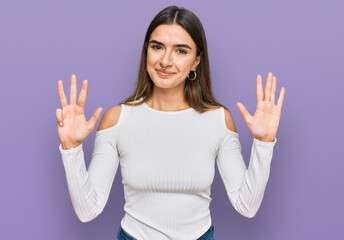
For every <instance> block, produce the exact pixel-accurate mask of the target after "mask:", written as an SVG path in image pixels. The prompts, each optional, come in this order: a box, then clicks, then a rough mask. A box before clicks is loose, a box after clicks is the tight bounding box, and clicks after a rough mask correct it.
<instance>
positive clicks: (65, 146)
mask: <svg viewBox="0 0 344 240" xmlns="http://www.w3.org/2000/svg"><path fill="white" fill-rule="evenodd" d="M80 145H81V143H71V142H66V143H61V146H62V148H63V150H68V149H72V148H76V147H78V146H80Z"/></svg>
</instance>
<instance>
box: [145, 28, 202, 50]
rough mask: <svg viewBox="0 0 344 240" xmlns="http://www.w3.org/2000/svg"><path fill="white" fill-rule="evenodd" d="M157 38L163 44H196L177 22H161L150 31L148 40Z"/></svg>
mask: <svg viewBox="0 0 344 240" xmlns="http://www.w3.org/2000/svg"><path fill="white" fill-rule="evenodd" d="M152 39H154V40H157V41H159V42H162V43H164V44H166V45H167V44H172V45H173V44H185V43H186V44H189V45H190V46H191V45H192V46H196V43H195V42H194V41H193V40H192V38H191V36H190V34H189V33H188V32H187V31H186V30H185V29H184V28H183V27H182V26H180V25H178V24H161V25H159V26H158V27H156V28H155V29H154V31H153V32H152V33H151V36H150V40H152Z"/></svg>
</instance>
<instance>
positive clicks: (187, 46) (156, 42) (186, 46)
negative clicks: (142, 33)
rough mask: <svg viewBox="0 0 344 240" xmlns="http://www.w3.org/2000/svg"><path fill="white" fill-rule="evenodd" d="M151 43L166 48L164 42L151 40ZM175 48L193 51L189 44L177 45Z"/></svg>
mask: <svg viewBox="0 0 344 240" xmlns="http://www.w3.org/2000/svg"><path fill="white" fill-rule="evenodd" d="M149 43H155V44H158V45H162V46H164V44H163V43H162V42H159V41H156V40H151V41H149ZM173 46H174V47H183V48H189V49H191V50H192V48H191V47H190V46H189V45H187V44H175V45H173Z"/></svg>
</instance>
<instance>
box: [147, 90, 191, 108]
mask: <svg viewBox="0 0 344 240" xmlns="http://www.w3.org/2000/svg"><path fill="white" fill-rule="evenodd" d="M146 104H147V105H148V106H150V107H151V108H154V109H156V110H160V111H180V110H184V109H187V108H190V105H189V104H188V103H187V102H186V101H185V98H184V91H173V90H172V89H163V88H154V90H153V94H152V96H151V97H150V98H149V99H148V100H147V101H146Z"/></svg>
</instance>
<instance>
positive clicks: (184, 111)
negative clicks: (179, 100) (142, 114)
mask: <svg viewBox="0 0 344 240" xmlns="http://www.w3.org/2000/svg"><path fill="white" fill-rule="evenodd" d="M143 106H144V107H145V108H146V109H148V110H150V111H152V112H155V113H159V114H164V115H179V114H184V113H188V112H190V111H192V110H193V108H192V107H190V108H187V109H184V110H179V111H161V110H157V109H154V108H151V107H150V106H148V105H147V104H146V102H143Z"/></svg>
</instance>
